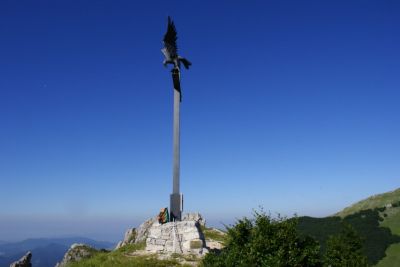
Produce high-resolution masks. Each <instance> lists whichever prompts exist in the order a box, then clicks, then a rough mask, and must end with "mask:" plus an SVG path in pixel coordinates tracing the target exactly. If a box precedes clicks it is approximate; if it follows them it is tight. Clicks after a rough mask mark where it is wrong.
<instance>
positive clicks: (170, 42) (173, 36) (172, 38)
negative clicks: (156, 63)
mask: <svg viewBox="0 0 400 267" xmlns="http://www.w3.org/2000/svg"><path fill="white" fill-rule="evenodd" d="M177 39H178V36H177V32H176V28H175V24H174V22H173V21H172V20H171V18H170V17H169V16H168V28H167V32H166V33H165V35H164V47H165V48H166V52H167V53H169V56H170V58H171V59H172V58H176V57H177V56H178V46H177V45H176V40H177Z"/></svg>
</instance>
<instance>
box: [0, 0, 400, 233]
mask: <svg viewBox="0 0 400 267" xmlns="http://www.w3.org/2000/svg"><path fill="white" fill-rule="evenodd" d="M399 13H400V4H399V2H398V1H378V0H376V1H372V0H371V1H361V0H360V1H348V0H346V1H337V0H335V1H320V0H318V1H180V2H178V1H172V0H171V1H159V2H157V1H111V0H110V1H67V0H59V1H33V0H32V1H22V0H18V1H11V0H10V1H8V0H5V1H1V2H0V203H1V205H0V240H17V239H23V238H28V237H39V236H41V237H42V236H62V235H85V236H89V237H94V238H97V239H108V240H117V239H121V238H122V236H123V232H124V231H125V229H127V228H128V227H130V226H136V225H137V224H138V223H140V222H141V221H143V220H144V219H146V218H148V217H151V216H154V215H156V214H157V213H158V211H159V209H160V208H161V207H165V206H168V205H169V194H170V193H171V191H172V101H173V89H172V81H171V77H170V76H171V75H170V72H169V71H168V69H165V68H164V67H163V66H162V60H163V55H162V53H161V51H160V49H161V48H162V37H163V35H164V33H165V30H166V23H167V16H168V15H170V16H172V17H173V19H174V20H175V24H176V27H177V30H178V46H179V48H180V53H181V55H182V56H185V57H187V58H188V59H189V60H190V61H192V63H193V66H192V68H191V69H190V70H189V71H186V70H183V71H182V92H183V102H182V106H181V115H182V117H181V190H182V192H183V193H184V197H185V206H184V208H185V211H200V212H201V213H202V214H203V215H204V216H205V217H206V219H207V220H208V221H209V222H210V224H212V225H215V226H221V224H220V223H221V222H223V223H228V224H229V223H232V222H234V220H235V218H239V217H242V216H244V215H249V214H251V211H252V209H256V208H257V207H258V206H263V207H264V209H265V210H267V211H271V212H272V213H273V214H275V213H276V212H279V213H281V214H285V215H288V216H291V215H293V214H294V213H297V214H299V215H311V216H326V215H330V214H333V213H335V212H336V211H339V210H340V209H342V208H344V207H346V206H348V205H349V204H351V203H353V202H355V201H358V200H360V199H362V198H365V197H367V196H369V195H372V194H376V193H380V192H385V191H390V190H393V189H395V188H398V187H399V186H400V138H399V136H400V123H399V117H400V105H399V103H400V92H399V88H400V74H399V73H400V52H399V47H400V16H399V15H398V14H399Z"/></svg>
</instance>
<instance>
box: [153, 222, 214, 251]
mask: <svg viewBox="0 0 400 267" xmlns="http://www.w3.org/2000/svg"><path fill="white" fill-rule="evenodd" d="M146 250H147V251H150V252H165V253H181V254H203V253H206V252H207V249H206V243H205V240H204V235H203V233H202V231H201V229H200V224H199V223H198V222H197V221H178V222H169V223H165V224H159V223H157V222H156V223H154V224H153V225H152V226H151V227H150V229H149V232H148V236H147V239H146Z"/></svg>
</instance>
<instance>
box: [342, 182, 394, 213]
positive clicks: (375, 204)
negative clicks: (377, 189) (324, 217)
mask: <svg viewBox="0 0 400 267" xmlns="http://www.w3.org/2000/svg"><path fill="white" fill-rule="evenodd" d="M398 201H400V188H398V189H396V190H394V191H391V192H387V193H383V194H379V195H374V196H371V197H369V198H366V199H364V200H361V201H359V202H357V203H355V204H353V205H351V206H350V207H347V208H345V209H343V210H342V211H340V212H338V213H337V214H335V215H336V216H340V217H342V218H343V217H345V216H347V215H350V214H353V213H356V212H358V211H361V210H367V209H374V208H380V207H384V206H385V205H386V204H390V203H395V202H398Z"/></svg>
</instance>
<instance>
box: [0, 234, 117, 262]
mask: <svg viewBox="0 0 400 267" xmlns="http://www.w3.org/2000/svg"><path fill="white" fill-rule="evenodd" d="M73 243H85V244H88V245H90V246H92V247H95V248H97V249H101V248H105V249H111V248H114V247H115V244H114V243H111V242H104V241H96V240H93V239H89V238H85V237H70V238H32V239H27V240H24V241H20V242H13V243H2V244H0V267H3V266H4V267H8V266H10V264H11V263H12V262H14V261H16V260H18V259H19V258H21V257H22V256H23V255H25V253H26V252H27V251H28V250H30V251H31V252H32V255H33V256H32V266H33V267H54V266H55V264H56V263H57V262H58V261H61V260H62V258H63V256H64V254H65V252H67V250H68V249H69V248H70V246H71V245H72V244H73Z"/></svg>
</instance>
